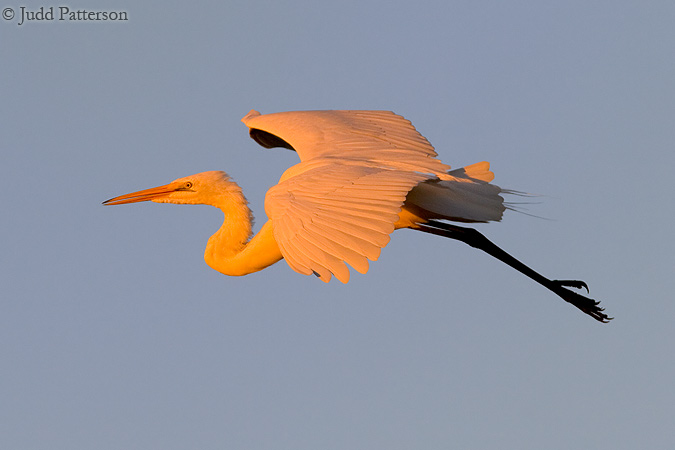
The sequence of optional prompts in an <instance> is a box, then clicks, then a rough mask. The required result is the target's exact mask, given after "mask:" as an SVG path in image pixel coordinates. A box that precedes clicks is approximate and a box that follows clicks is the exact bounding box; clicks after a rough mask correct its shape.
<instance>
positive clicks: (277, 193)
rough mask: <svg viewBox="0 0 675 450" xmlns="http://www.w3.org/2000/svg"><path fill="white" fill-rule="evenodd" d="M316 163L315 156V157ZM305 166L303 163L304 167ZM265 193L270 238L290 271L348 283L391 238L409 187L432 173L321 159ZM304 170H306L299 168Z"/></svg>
mask: <svg viewBox="0 0 675 450" xmlns="http://www.w3.org/2000/svg"><path fill="white" fill-rule="evenodd" d="M317 162H318V161H317ZM303 166H304V167H303ZM292 169H295V170H294V172H295V174H294V175H292V176H290V177H284V178H282V181H281V182H280V183H279V184H278V185H276V186H274V187H272V188H271V189H270V190H269V191H268V192H267V195H266V197H265V212H266V213H267V216H268V217H269V218H270V219H271V221H272V225H273V227H274V238H275V240H276V241H277V243H278V245H279V249H280V250H281V253H282V254H283V255H284V258H285V259H286V262H287V263H288V264H289V265H290V266H291V268H293V270H295V271H297V272H299V273H302V274H305V275H310V274H312V273H314V274H316V275H317V276H319V277H320V278H321V280H323V281H325V282H328V281H330V278H331V274H332V275H335V277H336V278H337V279H339V280H340V281H342V282H343V283H346V282H347V281H349V269H348V268H347V266H346V265H345V262H346V263H348V264H349V265H351V266H352V267H353V268H354V269H356V270H357V271H358V272H360V273H366V272H367V271H368V260H369V259H370V260H371V261H375V260H376V259H377V258H378V257H379V255H380V250H381V249H382V247H384V246H385V245H387V243H388V242H389V234H390V233H391V232H392V231H394V223H396V221H397V220H398V214H399V213H400V211H401V206H402V205H403V202H404V201H405V198H406V195H407V194H408V192H409V191H410V190H411V189H412V188H413V187H414V186H416V185H417V184H418V183H420V182H422V181H424V180H426V179H428V178H430V175H428V174H423V173H419V172H414V171H403V170H395V169H387V168H381V167H374V166H366V165H360V164H345V163H341V162H333V161H330V160H324V162H323V163H321V164H316V163H314V164H310V165H305V164H299V165H298V166H294V167H293V168H292ZM303 169H306V170H303Z"/></svg>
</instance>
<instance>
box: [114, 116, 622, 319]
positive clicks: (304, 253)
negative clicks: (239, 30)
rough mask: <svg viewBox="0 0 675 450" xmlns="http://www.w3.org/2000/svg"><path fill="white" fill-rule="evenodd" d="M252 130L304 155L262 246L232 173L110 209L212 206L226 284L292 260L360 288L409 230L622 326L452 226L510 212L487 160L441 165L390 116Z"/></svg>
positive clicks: (123, 199)
mask: <svg viewBox="0 0 675 450" xmlns="http://www.w3.org/2000/svg"><path fill="white" fill-rule="evenodd" d="M242 122H244V124H245V125H246V126H247V127H248V128H249V133H250V135H251V137H252V138H253V139H254V140H255V141H256V142H257V143H258V144H260V145H262V146H263V147H265V148H273V147H283V148H287V149H290V150H294V151H295V152H297V153H298V156H299V157H300V163H299V164H296V165H295V166H292V167H291V168H289V169H288V170H286V172H284V174H283V175H282V176H281V179H280V180H279V183H278V184H277V185H276V186H274V187H272V188H271V189H270V190H269V191H267V194H266V196H265V212H266V213H267V217H268V219H269V220H268V221H267V223H265V224H264V225H263V227H262V228H261V229H260V231H259V232H258V233H257V234H256V235H255V236H253V233H252V222H253V215H252V214H251V210H250V209H249V207H248V202H247V200H246V198H245V197H244V195H243V193H242V191H241V188H240V187H239V186H238V185H237V184H236V183H235V182H234V181H232V180H231V179H230V177H229V176H228V175H227V174H226V173H225V172H219V171H212V172H202V173H198V174H196V175H192V176H189V177H184V178H179V179H177V180H175V181H172V182H171V183H169V184H167V185H164V186H159V187H155V188H151V189H146V190H143V191H138V192H134V193H131V194H126V195H121V196H119V197H115V198H111V199H110V200H107V201H105V202H103V204H105V205H121V204H124V203H134V202H142V201H147V200H150V201H153V202H158V203H178V204H189V205H212V206H215V207H216V208H219V209H221V210H222V211H223V213H224V215H225V220H224V222H223V225H222V226H221V227H220V229H219V230H218V231H217V232H216V233H215V234H214V235H213V236H211V238H210V239H209V241H208V244H207V245H206V251H205V253H204V259H205V260H206V263H207V264H208V265H209V266H211V267H212V268H213V269H215V270H217V271H219V272H221V273H224V274H225V275H246V274H249V273H253V272H257V271H259V270H262V269H264V268H266V267H268V266H270V265H272V264H274V263H276V262H278V261H279V260H281V259H285V260H286V263H288V265H289V266H290V267H291V268H292V269H293V270H295V271H296V272H299V273H301V274H304V275H312V274H314V275H316V276H317V277H319V278H320V279H321V280H322V281H325V282H328V281H329V280H330V279H331V276H335V277H336V278H337V279H338V280H340V281H341V282H343V283H346V282H347V281H349V269H348V268H347V265H346V264H349V265H350V266H352V267H353V268H354V269H355V270H356V271H357V272H360V273H366V272H367V271H368V264H369V263H368V260H370V261H375V260H377V258H378V257H379V256H380V251H381V249H382V248H383V247H384V246H386V245H387V243H388V242H389V235H390V234H391V233H392V232H393V231H394V230H395V229H398V228H411V229H413V230H418V231H423V232H425V233H431V234H436V235H439V236H444V237H447V238H451V239H456V240H459V241H462V242H465V243H466V244H468V245H470V246H472V247H475V248H478V249H480V250H483V251H484V252H486V253H488V254H489V255H492V256H493V257H495V258H497V259H499V260H501V261H503V262H504V263H506V264H508V265H510V266H511V267H513V268H514V269H516V270H518V271H520V272H521V273H523V274H525V275H527V276H528V277H530V278H532V279H533V280H534V281H536V282H537V283H539V284H541V285H543V286H544V287H546V288H548V289H549V290H551V291H553V292H554V293H556V294H557V295H558V296H560V297H561V298H562V299H563V300H565V301H567V302H569V303H571V304H572V305H574V306H576V307H577V308H579V309H580V310H582V311H583V312H584V313H586V314H588V315H590V316H591V317H593V318H595V319H596V320H598V321H600V322H607V321H609V320H611V319H610V318H609V317H608V316H607V315H606V314H605V313H603V308H601V307H600V306H599V302H596V301H595V300H592V299H590V298H587V297H584V296H583V295H581V294H579V293H578V292H575V291H573V290H571V289H568V288H570V287H571V288H576V289H581V288H585V289H586V290H587V291H588V287H587V285H586V283H584V282H583V281H576V280H552V279H548V278H546V277H544V276H543V275H540V274H539V273H537V272H535V271H534V270H532V269H531V268H529V267H528V266H526V265H525V264H523V263H521V262H520V261H518V260H517V259H515V258H514V257H512V256H511V255H509V254H508V253H506V252H505V251H504V250H502V249H501V248H499V247H497V246H496V245H495V244H494V243H492V242H491V241H490V240H488V239H487V238H486V237H485V236H483V235H482V234H481V233H479V232H478V231H477V230H475V229H473V228H467V227H462V226H458V225H455V224H452V223H449V222H463V223H476V222H490V221H499V220H501V218H502V214H503V212H504V210H505V209H507V206H506V205H505V204H504V199H503V198H502V196H501V195H500V193H506V192H508V191H504V190H502V189H501V188H499V187H498V186H496V185H494V184H490V181H492V179H493V178H494V174H493V173H492V172H491V171H490V166H489V164H488V163H487V162H480V163H477V164H473V165H471V166H467V167H464V168H461V169H455V170H451V169H450V166H448V165H446V164H443V163H442V162H441V161H440V160H439V159H437V156H438V155H437V154H436V152H435V151H434V148H433V147H432V146H431V144H430V143H429V142H428V141H427V140H426V138H424V136H422V135H421V134H420V133H419V132H418V131H417V130H416V129H415V127H413V125H412V124H411V123H410V122H409V121H408V120H406V119H404V118H403V117H401V116H399V115H396V114H394V113H392V112H389V111H296V112H281V113H275V114H264V115H261V114H260V113H259V112H257V111H254V110H252V111H251V112H249V113H248V114H247V115H246V116H245V117H244V118H243V119H242Z"/></svg>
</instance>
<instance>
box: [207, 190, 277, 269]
mask: <svg viewBox="0 0 675 450" xmlns="http://www.w3.org/2000/svg"><path fill="white" fill-rule="evenodd" d="M231 194H232V195H229V196H228V197H227V198H225V199H224V200H223V202H222V203H221V204H218V205H214V206H216V207H217V208H219V209H220V210H221V211H223V214H224V215H225V220H224V221H223V225H222V226H221V227H220V229H219V230H218V231H217V232H216V233H215V234H214V235H213V236H211V237H210V238H209V242H208V243H207V244H206V251H205V252H204V260H205V261H206V264H208V265H209V266H210V267H211V268H212V269H214V270H217V271H218V272H220V273H223V274H225V275H232V276H241V275H247V274H249V273H253V272H258V271H260V270H262V269H264V268H266V267H268V266H270V265H272V264H274V263H276V262H278V261H280V260H281V259H282V258H283V256H282V254H281V251H280V250H279V246H278V245H277V243H276V241H275V240H274V233H273V228H272V223H271V222H267V223H266V224H265V225H264V226H263V227H262V229H261V230H260V231H259V232H258V233H257V234H256V235H255V236H254V237H253V238H252V239H251V234H252V231H251V230H252V223H253V216H252V215H251V210H250V209H249V207H248V205H247V202H246V199H245V198H244V196H243V194H241V192H234V193H231Z"/></svg>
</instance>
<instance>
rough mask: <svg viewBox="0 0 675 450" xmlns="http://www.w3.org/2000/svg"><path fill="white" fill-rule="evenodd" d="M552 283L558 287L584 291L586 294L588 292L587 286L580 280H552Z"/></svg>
mask: <svg viewBox="0 0 675 450" xmlns="http://www.w3.org/2000/svg"><path fill="white" fill-rule="evenodd" d="M553 282H554V283H557V284H558V285H559V286H567V287H573V288H576V289H586V292H590V291H589V290H588V285H587V284H586V283H585V282H583V281H580V280H553Z"/></svg>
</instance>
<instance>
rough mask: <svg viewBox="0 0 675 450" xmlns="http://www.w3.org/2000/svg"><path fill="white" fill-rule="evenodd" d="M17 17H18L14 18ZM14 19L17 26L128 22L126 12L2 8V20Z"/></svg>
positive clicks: (50, 8) (54, 8) (23, 7)
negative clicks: (50, 23) (45, 23)
mask: <svg viewBox="0 0 675 450" xmlns="http://www.w3.org/2000/svg"><path fill="white" fill-rule="evenodd" d="M16 16H18V17H16ZM15 17H16V19H17V25H19V26H21V25H23V24H25V23H26V22H52V21H58V22H80V21H108V22H110V21H113V22H115V21H128V20H129V15H128V14H127V12H126V11H88V10H86V9H77V10H72V9H70V8H69V7H67V6H50V7H49V8H45V7H44V6H42V7H40V8H39V9H35V10H30V9H28V8H26V7H25V6H20V7H19V11H15V10H14V8H4V9H3V10H2V18H3V19H5V20H12V19H14V18H15Z"/></svg>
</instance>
